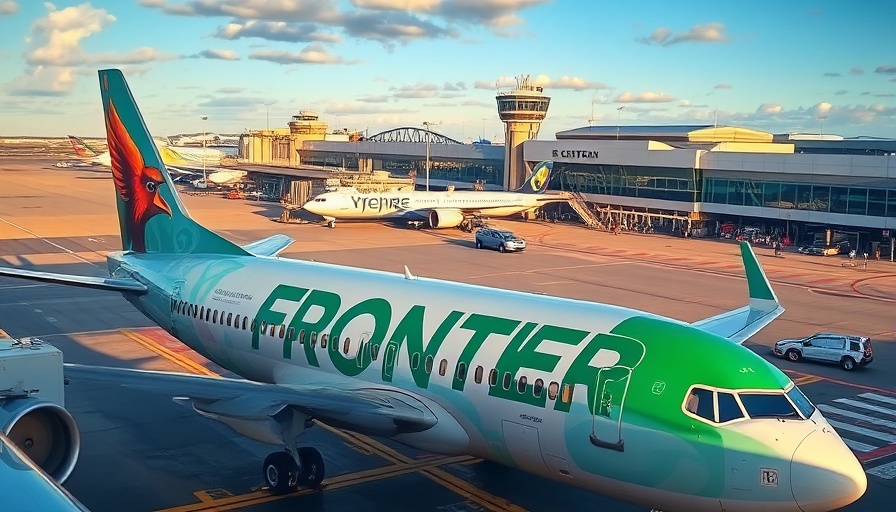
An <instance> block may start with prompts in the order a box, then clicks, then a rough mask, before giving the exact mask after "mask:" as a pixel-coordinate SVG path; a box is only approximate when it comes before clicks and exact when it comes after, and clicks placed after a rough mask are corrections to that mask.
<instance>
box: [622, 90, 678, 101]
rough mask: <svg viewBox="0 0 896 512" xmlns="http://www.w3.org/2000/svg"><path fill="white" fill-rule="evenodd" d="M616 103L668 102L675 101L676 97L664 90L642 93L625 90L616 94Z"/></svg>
mask: <svg viewBox="0 0 896 512" xmlns="http://www.w3.org/2000/svg"><path fill="white" fill-rule="evenodd" d="M615 101H616V103H667V102H670V101H675V98H674V97H672V96H671V95H669V94H666V93H664V92H659V93H656V92H642V93H640V94H632V93H630V92H624V93H622V94H620V95H619V96H616V100H615Z"/></svg>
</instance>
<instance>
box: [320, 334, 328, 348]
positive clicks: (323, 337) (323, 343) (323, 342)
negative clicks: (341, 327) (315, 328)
mask: <svg viewBox="0 0 896 512" xmlns="http://www.w3.org/2000/svg"><path fill="white" fill-rule="evenodd" d="M320 348H327V335H326V334H321V336H320Z"/></svg>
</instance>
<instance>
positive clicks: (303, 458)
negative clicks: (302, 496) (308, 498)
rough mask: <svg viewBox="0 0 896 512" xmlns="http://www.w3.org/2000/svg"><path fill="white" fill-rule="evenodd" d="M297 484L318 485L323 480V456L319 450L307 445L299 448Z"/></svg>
mask: <svg viewBox="0 0 896 512" xmlns="http://www.w3.org/2000/svg"><path fill="white" fill-rule="evenodd" d="M299 466H300V467H299V477H298V484H299V485H302V486H306V487H319V486H320V484H321V482H323V480H324V458H323V456H321V454H320V451H318V450H317V449H316V448H311V447H309V446H306V447H303V448H299Z"/></svg>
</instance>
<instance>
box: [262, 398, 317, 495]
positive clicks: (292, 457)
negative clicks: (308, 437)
mask: <svg viewBox="0 0 896 512" xmlns="http://www.w3.org/2000/svg"><path fill="white" fill-rule="evenodd" d="M282 412H284V413H286V414H290V412H291V416H292V417H291V418H290V417H287V418H284V421H278V423H280V426H281V429H282V430H281V432H282V438H283V443H284V444H285V445H286V449H285V450H284V451H282V452H274V453H272V454H270V455H268V456H267V457H265V459H264V464H263V465H262V466H261V474H262V476H263V477H264V482H265V483H266V484H267V485H268V487H270V489H271V492H273V493H274V494H286V493H288V492H291V491H293V490H294V489H296V487H311V488H316V487H320V486H321V483H323V480H324V458H323V457H322V456H321V454H320V451H318V450H317V449H316V448H311V447H309V446H303V447H301V448H299V447H297V446H296V438H297V437H298V436H299V434H301V433H302V432H304V431H305V429H306V428H308V427H310V426H311V425H312V424H313V423H312V422H311V418H310V417H309V416H307V415H305V414H302V413H300V412H298V411H296V410H293V411H288V410H287V411H282Z"/></svg>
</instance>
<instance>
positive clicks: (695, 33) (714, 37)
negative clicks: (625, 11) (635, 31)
mask: <svg viewBox="0 0 896 512" xmlns="http://www.w3.org/2000/svg"><path fill="white" fill-rule="evenodd" d="M727 40H728V36H727V35H726V34H725V25H724V24H723V23H716V22H713V23H704V24H702V25H694V26H693V27H692V28H691V29H690V30H688V31H687V32H681V33H675V32H672V31H671V30H670V29H668V28H662V27H661V28H657V29H656V30H654V31H653V33H652V34H651V35H650V37H642V38H639V39H636V41H638V42H640V43H644V44H658V45H660V46H670V45H673V44H678V43H718V42H723V41H727Z"/></svg>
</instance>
